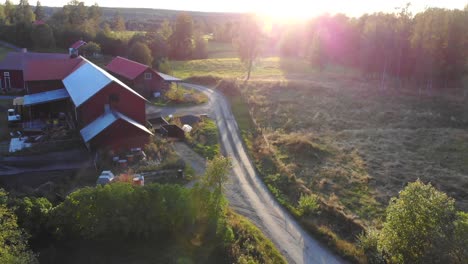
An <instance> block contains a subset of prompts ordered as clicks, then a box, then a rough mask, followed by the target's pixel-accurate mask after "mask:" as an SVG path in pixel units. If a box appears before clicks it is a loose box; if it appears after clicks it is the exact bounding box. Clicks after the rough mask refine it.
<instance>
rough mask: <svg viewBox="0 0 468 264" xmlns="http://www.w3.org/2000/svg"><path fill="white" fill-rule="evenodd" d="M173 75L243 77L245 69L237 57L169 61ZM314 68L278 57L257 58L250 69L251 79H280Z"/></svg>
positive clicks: (305, 72)
mask: <svg viewBox="0 0 468 264" xmlns="http://www.w3.org/2000/svg"><path fill="white" fill-rule="evenodd" d="M171 65H172V70H173V75H174V76H177V77H178V78H188V77H193V76H208V75H211V76H216V77H221V78H244V77H245V76H246V69H245V66H244V64H243V63H241V61H240V60H239V59H238V58H217V59H204V60H190V61H173V62H171ZM315 72H316V70H315V69H314V68H313V67H311V66H310V65H309V64H308V62H306V61H302V60H297V59H292V58H280V57H268V58H260V59H258V60H257V61H256V62H255V64H254V67H253V70H252V76H251V78H252V79H263V80H273V81H278V80H279V81H281V80H287V79H290V78H293V77H295V76H297V75H302V76H305V75H309V74H312V73H315Z"/></svg>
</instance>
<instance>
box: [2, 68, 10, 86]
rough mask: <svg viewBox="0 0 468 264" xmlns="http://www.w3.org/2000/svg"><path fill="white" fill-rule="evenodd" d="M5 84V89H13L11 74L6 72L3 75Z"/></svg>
mask: <svg viewBox="0 0 468 264" xmlns="http://www.w3.org/2000/svg"><path fill="white" fill-rule="evenodd" d="M3 83H4V84H5V89H7V90H8V89H10V88H11V82H10V73H9V72H4V73H3Z"/></svg>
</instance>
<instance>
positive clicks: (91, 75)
mask: <svg viewBox="0 0 468 264" xmlns="http://www.w3.org/2000/svg"><path fill="white" fill-rule="evenodd" d="M83 60H84V63H83V64H82V65H81V66H80V67H79V68H78V69H76V70H75V71H73V72H72V73H70V74H69V75H68V76H67V77H66V78H65V79H64V80H63V84H64V85H65V88H66V89H67V91H68V93H69V94H70V97H71V98H72V100H73V103H74V104H75V107H78V106H80V105H81V104H83V103H84V102H86V101H87V100H88V99H89V98H91V97H92V96H93V95H95V94H96V93H97V92H99V91H100V90H102V89H103V88H104V87H106V86H107V85H108V84H109V83H111V82H115V83H117V84H119V85H120V86H122V87H123V88H124V89H127V90H129V91H130V92H132V93H134V94H135V95H137V96H138V97H140V98H142V99H143V100H145V101H146V99H145V98H144V97H143V96H141V95H140V94H138V93H137V92H135V91H134V90H133V89H131V88H130V87H128V86H127V85H126V84H124V83H123V82H121V81H119V80H118V79H117V78H115V77H114V76H112V75H111V74H110V73H108V72H107V71H105V70H103V69H101V68H100V67H98V66H96V65H94V64H93V63H91V62H90V61H88V60H86V59H85V58H83Z"/></svg>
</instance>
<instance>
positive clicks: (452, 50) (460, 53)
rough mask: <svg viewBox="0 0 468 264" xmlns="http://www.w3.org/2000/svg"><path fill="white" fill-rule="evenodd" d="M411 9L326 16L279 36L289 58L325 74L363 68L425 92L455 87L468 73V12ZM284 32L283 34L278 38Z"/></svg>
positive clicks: (383, 82) (275, 36) (287, 28)
mask: <svg viewBox="0 0 468 264" xmlns="http://www.w3.org/2000/svg"><path fill="white" fill-rule="evenodd" d="M409 9H410V5H409V4H408V5H406V6H405V7H403V8H400V9H399V10H398V12H397V13H392V14H390V13H375V14H371V15H369V14H365V15H363V16H361V17H359V18H349V17H347V16H345V15H342V14H337V15H334V16H330V15H323V16H320V17H317V18H315V19H313V20H311V21H309V22H307V23H303V24H298V25H297V24H296V25H289V26H284V27H283V28H276V31H275V30H274V31H273V34H272V35H273V38H272V39H273V40H277V41H279V42H280V46H281V52H282V54H283V55H287V56H297V57H302V58H307V59H308V60H310V62H311V63H313V64H315V65H317V66H319V67H321V68H323V67H324V66H326V65H327V64H341V65H346V66H352V67H357V68H361V69H362V70H363V72H365V73H366V74H367V75H368V76H369V77H378V78H380V80H381V85H380V88H381V89H385V87H386V83H387V79H388V77H389V76H393V77H396V78H397V80H398V81H401V80H404V79H410V80H413V81H416V82H418V83H419V85H420V87H421V88H424V89H429V90H430V89H433V88H435V87H443V88H446V87H451V86H455V85H457V84H459V81H460V80H461V79H462V78H463V74H464V73H466V71H467V61H468V49H467V48H466V47H467V46H468V6H467V7H466V8H465V9H464V10H456V9H455V10H448V9H440V8H429V9H426V10H425V11H424V12H421V13H418V14H416V15H412V14H411V12H410V10H409ZM278 32H279V33H278Z"/></svg>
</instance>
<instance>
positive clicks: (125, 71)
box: [106, 56, 149, 80]
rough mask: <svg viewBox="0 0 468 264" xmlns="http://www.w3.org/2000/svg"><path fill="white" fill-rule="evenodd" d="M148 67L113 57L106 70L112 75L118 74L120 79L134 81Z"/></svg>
mask: <svg viewBox="0 0 468 264" xmlns="http://www.w3.org/2000/svg"><path fill="white" fill-rule="evenodd" d="M148 68H149V67H148V66H146V65H144V64H141V63H138V62H136V61H132V60H129V59H126V58H122V57H120V56H117V57H115V58H114V59H113V60H112V61H111V62H110V63H109V64H108V65H107V66H106V69H107V70H108V71H110V72H112V73H115V74H118V75H120V76H122V77H125V78H127V79H129V80H134V79H135V78H136V77H138V76H140V74H142V73H143V72H144V71H146V70H147V69H148Z"/></svg>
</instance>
